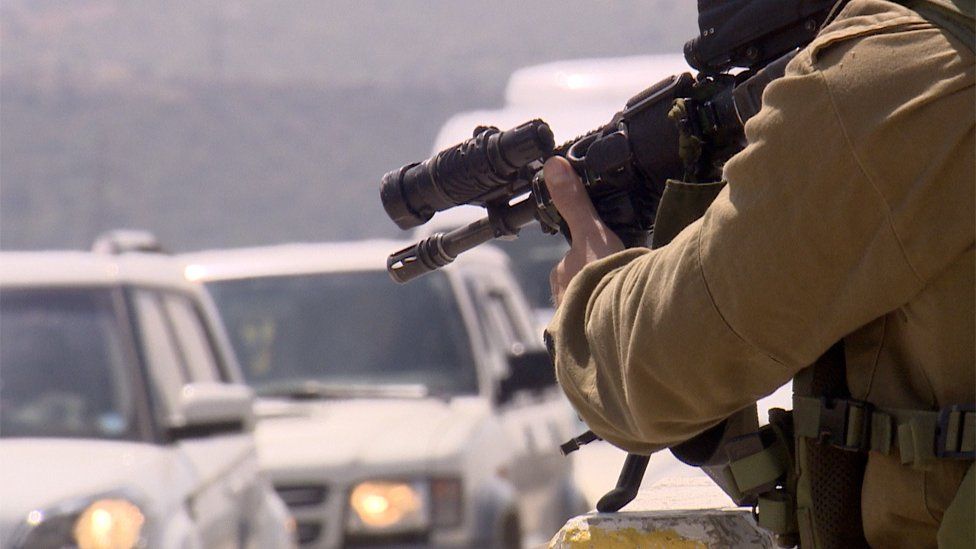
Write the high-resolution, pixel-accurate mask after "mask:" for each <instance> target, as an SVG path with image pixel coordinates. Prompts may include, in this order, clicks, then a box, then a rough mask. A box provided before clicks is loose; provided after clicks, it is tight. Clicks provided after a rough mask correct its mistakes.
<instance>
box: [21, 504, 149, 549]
mask: <svg viewBox="0 0 976 549" xmlns="http://www.w3.org/2000/svg"><path fill="white" fill-rule="evenodd" d="M145 521H146V519H145V516H144V515H143V514H142V511H141V510H140V509H139V507H138V506H136V505H135V504H134V503H132V502H130V501H128V500H125V499H110V498H105V499H99V500H96V501H93V502H92V503H90V504H89V505H87V506H86V507H84V508H83V509H81V510H80V511H78V512H52V513H43V512H41V511H32V512H31V513H30V514H29V515H28V517H27V524H28V527H29V528H30V529H29V531H28V532H27V534H26V535H25V537H24V541H23V542H22V543H21V544H20V545H21V546H22V547H65V546H67V547H78V549H116V548H121V547H140V546H141V545H144V543H143V542H144V539H143V536H142V527H143V524H144V523H145Z"/></svg>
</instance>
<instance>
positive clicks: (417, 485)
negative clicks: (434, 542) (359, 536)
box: [346, 481, 430, 533]
mask: <svg viewBox="0 0 976 549" xmlns="http://www.w3.org/2000/svg"><path fill="white" fill-rule="evenodd" d="M349 507H350V510H351V512H350V513H349V514H348V517H349V519H348V521H347V524H346V527H347V529H348V530H349V532H350V533H399V532H411V531H420V530H426V529H427V528H429V527H430V486H429V485H428V483H427V482H425V481H414V482H396V481H367V482H360V483H359V484H357V485H356V486H355V487H353V489H352V491H351V492H349Z"/></svg>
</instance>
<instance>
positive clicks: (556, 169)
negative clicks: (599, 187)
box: [542, 156, 600, 239]
mask: <svg viewBox="0 0 976 549" xmlns="http://www.w3.org/2000/svg"><path fill="white" fill-rule="evenodd" d="M542 175H543V177H544V178H545V180H546V187H548V189H549V196H551V197H552V203H553V204H555V206H556V209H557V210H559V215H561V216H562V218H563V219H564V220H565V221H566V224H567V225H569V230H570V232H572V233H573V237H574V239H575V238H576V237H577V236H579V235H580V233H581V232H582V231H590V230H592V228H593V226H594V225H596V223H598V222H599V220H600V218H599V216H597V213H596V210H595V209H594V208H593V202H591V201H590V197H589V196H588V195H587V194H586V187H584V186H583V182H582V181H581V180H580V178H579V176H578V175H576V172H575V171H573V168H572V166H570V165H569V162H568V161H567V160H566V159H565V158H563V157H561V156H554V157H552V158H550V159H549V160H546V163H545V165H544V166H543V168H542Z"/></svg>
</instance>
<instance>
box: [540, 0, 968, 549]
mask: <svg viewBox="0 0 976 549" xmlns="http://www.w3.org/2000/svg"><path fill="white" fill-rule="evenodd" d="M918 4H925V2H919V3H918ZM964 4H965V5H964ZM923 12H924V13H925V14H926V15H925V16H923V15H920V13H923ZM932 14H935V15H934V16H933V15H932ZM972 14H973V7H972V2H971V0H968V1H967V0H932V1H930V2H928V11H924V10H922V9H916V10H913V9H909V8H908V7H905V6H902V5H898V4H894V3H891V2H888V1H884V0H851V1H850V2H849V3H848V4H847V6H846V7H845V8H844V9H843V10H842V11H841V12H840V14H839V15H838V16H837V17H836V18H835V19H834V20H833V21H832V22H831V23H830V24H829V25H828V26H826V27H825V28H824V29H823V30H822V31H821V33H820V34H819V35H818V36H817V38H816V39H815V40H814V41H813V42H812V43H811V44H810V45H809V46H808V47H807V48H805V49H804V50H803V51H802V52H800V53H799V54H798V55H797V57H796V58H795V59H794V60H793V61H792V62H791V63H790V65H789V66H788V68H787V71H786V75H785V76H784V77H783V78H780V79H778V80H776V81H774V82H773V83H772V84H770V85H769V87H768V88H767V89H766V91H765V94H764V96H763V109H762V110H761V111H760V112H759V114H757V115H756V116H755V117H754V118H753V119H752V120H750V121H749V123H748V124H747V125H746V136H747V139H748V146H747V147H746V148H745V149H744V150H743V151H742V152H741V153H739V154H738V155H736V156H735V157H733V158H732V159H731V160H730V161H729V162H728V163H727V164H726V166H725V170H724V178H725V180H726V181H727V185H726V187H725V188H724V189H723V190H722V191H721V192H720V193H719V194H718V197H717V198H716V199H715V200H714V202H713V203H712V204H711V206H710V207H709V208H708V210H707V211H706V212H705V214H704V216H703V217H702V218H701V219H699V220H698V221H696V222H694V223H692V224H691V225H689V226H688V227H687V228H685V230H683V231H681V232H680V234H678V235H677V236H676V237H675V238H674V240H673V241H671V243H670V244H668V245H666V246H663V247H661V248H659V249H656V250H647V249H633V250H626V251H622V250H623V246H622V245H621V243H620V241H619V240H618V239H617V238H616V236H614V235H613V233H612V232H611V231H610V230H609V229H607V227H606V226H605V225H603V224H602V222H601V221H600V220H599V218H598V216H597V215H596V213H595V211H594V210H593V207H592V204H590V202H589V200H588V199H587V195H586V192H585V190H584V189H583V188H582V185H581V183H580V181H579V179H578V178H577V177H576V176H575V174H574V172H573V171H572V169H570V168H569V166H568V164H567V163H566V162H565V161H564V160H563V159H562V158H559V157H555V158H552V159H550V160H549V161H548V162H547V164H546V166H545V180H546V182H547V183H548V185H549V188H550V192H551V194H552V198H553V201H554V202H555V204H556V205H557V207H558V209H559V211H560V213H561V214H562V215H563V217H564V219H565V220H566V222H567V224H568V225H569V228H570V230H571V232H572V234H573V242H572V249H571V250H570V251H569V252H568V253H567V255H566V257H565V258H564V259H563V260H562V261H561V262H560V263H559V264H558V265H557V266H556V268H555V269H554V270H553V273H552V277H551V280H552V290H553V296H554V299H555V301H556V303H557V305H558V311H557V313H556V316H555V318H554V319H553V321H552V323H551V324H550V326H549V329H548V332H549V335H550V337H551V345H552V351H553V355H554V359H555V363H556V372H557V377H558V379H559V382H560V384H561V385H562V387H563V388H564V390H565V392H566V394H567V396H568V397H569V399H570V401H571V402H572V403H573V405H574V406H575V407H576V409H577V410H578V412H579V413H580V415H581V417H582V418H583V419H584V420H585V421H586V423H587V424H588V425H589V426H590V427H591V428H592V429H593V431H594V432H596V433H597V434H598V435H600V436H601V437H603V438H605V439H606V440H608V441H610V442H611V443H613V444H615V445H617V446H619V447H621V448H624V449H627V450H629V451H631V452H635V453H644V454H647V453H651V452H655V451H657V450H660V449H662V448H666V447H671V446H674V445H676V444H678V443H681V442H682V441H685V440H687V439H689V438H691V437H694V436H695V435H697V434H699V433H701V432H702V431H705V430H706V429H708V428H710V427H712V426H714V425H716V424H718V423H720V422H721V421H722V420H723V419H724V418H726V417H728V416H730V415H731V414H733V413H735V412H736V411H738V410H740V409H742V408H744V407H746V406H748V405H750V404H751V403H753V402H755V401H756V400H758V399H759V398H761V397H763V396H765V395H767V394H769V393H771V392H772V391H774V390H775V389H777V388H778V387H780V386H781V385H783V384H784V383H786V382H787V381H789V380H790V379H791V378H793V377H794V376H795V375H797V373H798V372H800V371H801V370H803V369H804V368H805V367H807V366H808V365H810V364H812V363H814V362H815V361H816V360H817V359H818V357H820V356H821V355H823V354H824V353H825V352H826V351H827V350H828V349H829V348H831V347H832V346H833V345H834V344H835V343H837V342H838V341H842V344H843V356H844V358H845V359H846V360H845V361H846V382H847V385H848V387H849V389H850V395H851V400H850V403H851V404H850V405H851V406H857V407H860V408H859V409H860V410H862V411H864V412H865V413H866V414H867V415H866V416H865V417H867V425H868V427H865V428H864V429H863V430H859V431H858V432H857V433H855V434H858V435H864V436H863V437H862V438H863V440H862V439H858V440H857V441H856V444H853V445H852V446H851V447H856V449H858V450H861V451H864V452H866V455H867V465H866V468H865V470H864V475H863V481H862V482H861V485H860V487H859V488H860V489H861V502H862V505H861V508H860V509H859V510H858V509H848V510H842V512H846V513H853V514H857V513H858V512H859V513H860V515H861V517H862V520H863V530H864V536H865V538H866V540H867V542H868V543H870V545H872V546H877V547H926V546H935V545H936V544H937V541H938V543H939V544H940V545H945V544H951V543H953V542H960V541H962V540H963V539H964V536H967V535H968V536H972V529H973V513H974V511H973V509H972V497H973V496H972V494H973V491H974V490H976V487H974V483H976V478H974V473H973V461H972V456H973V444H974V442H973V438H974V435H973V430H974V422H976V415H974V413H973V412H972V410H973V408H972V405H973V403H974V402H976V373H974V364H976V348H974V347H976V345H974V339H976V338H974V335H976V320H974V315H976V313H974V307H976V281H974V274H976V252H974V241H976V212H974V204H976V193H974V190H976V175H974V169H976V159H974V150H976V142H974V126H976V114H974V103H976V96H974V72H976V68H974V56H973V51H972V48H973V44H972V40H971V38H967V35H966V34H965V33H959V32H954V31H956V30H958V29H959V28H960V25H959V24H958V22H959V21H962V22H963V23H965V22H966V21H968V22H969V27H968V29H969V31H968V32H969V33H971V32H972V30H971V29H972ZM940 17H942V18H943V19H940ZM950 20H951V21H954V23H952V22H950V23H946V24H943V23H944V21H950ZM962 28H965V25H963V26H962ZM676 189H677V190H679V191H680V185H677V186H676ZM663 208H664V204H663V203H662V209H663ZM840 375H841V376H843V375H844V374H843V370H841V374H840ZM813 402H814V404H815V407H816V401H813ZM953 406H955V407H954V408H953ZM967 407H968V411H967ZM794 409H795V411H796V409H797V405H796V404H794ZM819 411H820V410H817V409H815V410H814V412H813V413H814V415H816V413H817V412H819ZM940 411H943V413H942V414H940V413H939V412H940ZM805 421H806V420H804V419H800V418H798V417H795V418H794V422H795V425H796V428H797V431H798V432H800V433H802V432H803V431H804V430H806V427H807V425H806V424H805V423H804V422H805ZM862 425H864V423H863V422H862ZM814 430H816V427H814ZM851 433H854V432H853V431H850V432H849V433H848V435H851ZM940 435H941V438H940ZM947 437H948V438H947ZM967 471H968V473H967ZM964 477H965V481H964ZM966 498H970V499H969V502H968V505H969V507H966V505H967V503H966ZM760 513H762V511H761V510H760ZM800 522H801V525H800V530H801V534H802V533H803V519H802V517H801V519H800ZM943 522H944V523H945V524H944V527H943V528H941V530H940V526H942V525H943ZM818 527H819V526H818ZM966 530H968V532H966ZM810 535H811V534H810V533H807V534H805V536H806V537H804V538H803V539H804V545H806V542H807V540H810V539H816V534H814V537H810ZM973 543H974V542H972V541H970V542H969V545H968V546H970V547H972V546H973Z"/></svg>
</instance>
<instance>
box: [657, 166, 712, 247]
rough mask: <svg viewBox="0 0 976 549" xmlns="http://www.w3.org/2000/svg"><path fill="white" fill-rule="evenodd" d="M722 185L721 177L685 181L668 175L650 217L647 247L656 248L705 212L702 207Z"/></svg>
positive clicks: (669, 240)
mask: <svg viewBox="0 0 976 549" xmlns="http://www.w3.org/2000/svg"><path fill="white" fill-rule="evenodd" d="M723 187H725V182H724V181H718V182H715V183H685V182H683V181H677V180H674V179H669V180H668V181H667V183H665V187H664V194H662V195H661V202H660V204H659V205H658V207H657V216H656V217H655V218H654V235H653V236H652V237H651V247H652V248H660V247H661V246H664V245H665V244H667V243H668V242H671V240H672V239H673V238H674V237H675V236H677V235H678V233H680V232H681V231H682V229H684V228H685V227H687V226H688V225H691V224H692V223H694V222H695V221H696V220H697V219H698V218H699V217H701V216H702V215H704V214H705V210H707V209H708V206H709V205H710V204H711V203H712V201H713V200H715V197H716V196H718V193H719V191H721V190H722V188H723Z"/></svg>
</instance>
